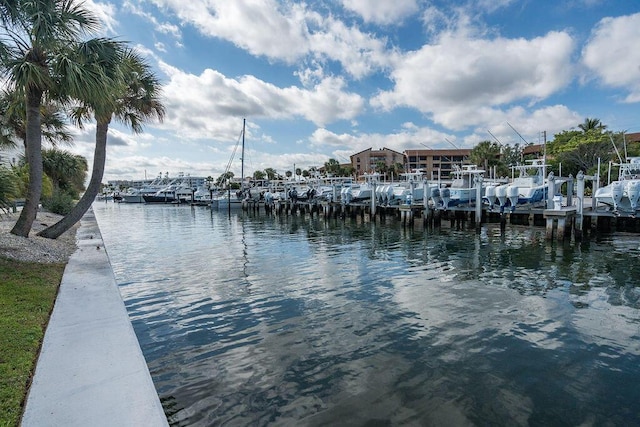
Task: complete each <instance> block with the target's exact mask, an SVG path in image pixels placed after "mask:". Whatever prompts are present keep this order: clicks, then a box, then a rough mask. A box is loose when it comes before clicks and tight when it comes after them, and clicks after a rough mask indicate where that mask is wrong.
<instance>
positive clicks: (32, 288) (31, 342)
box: [0, 258, 64, 427]
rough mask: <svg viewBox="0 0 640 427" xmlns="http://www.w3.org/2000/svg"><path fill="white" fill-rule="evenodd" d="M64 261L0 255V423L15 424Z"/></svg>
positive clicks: (17, 420)
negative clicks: (20, 259)
mask: <svg viewBox="0 0 640 427" xmlns="http://www.w3.org/2000/svg"><path fill="white" fill-rule="evenodd" d="M63 272H64V264H38V263H22V262H17V261H13V260H8V259H5V258H0V426H2V427H4V426H17V425H18V424H19V422H20V416H21V414H22V406H23V404H24V400H25V397H26V393H27V389H28V387H29V383H30V381H31V376H32V374H33V372H34V369H35V363H36V360H37V358H38V352H39V350H40V345H41V344H42V338H43V337H44V331H45V328H46V326H47V322H48V321H49V316H50V315H51V310H52V309H53V303H54V301H55V299H56V295H57V292H58V287H59V285H60V280H61V279H62V273H63Z"/></svg>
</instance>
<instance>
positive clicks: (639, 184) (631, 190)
mask: <svg viewBox="0 0 640 427" xmlns="http://www.w3.org/2000/svg"><path fill="white" fill-rule="evenodd" d="M626 187H627V188H626V190H627V197H628V198H629V203H630V204H631V213H632V214H634V215H635V213H636V210H637V209H638V199H640V181H629V182H627V185H626Z"/></svg>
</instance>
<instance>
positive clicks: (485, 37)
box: [68, 0, 640, 182]
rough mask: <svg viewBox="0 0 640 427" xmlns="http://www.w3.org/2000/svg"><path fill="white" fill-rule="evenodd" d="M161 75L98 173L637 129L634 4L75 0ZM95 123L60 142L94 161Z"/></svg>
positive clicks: (203, 168) (571, 0)
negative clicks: (142, 113)
mask: <svg viewBox="0 0 640 427" xmlns="http://www.w3.org/2000/svg"><path fill="white" fill-rule="evenodd" d="M85 4H86V5H87V7H88V8H89V9H90V10H92V11H93V12H94V13H96V15H98V16H99V17H100V19H101V20H102V22H103V32H102V33H101V34H100V35H101V36H108V37H115V38H117V39H118V40H121V41H124V42H127V43H129V45H131V46H132V47H135V48H136V49H137V51H138V52H139V53H140V54H142V55H143V56H144V57H145V58H146V60H147V61H148V63H149V64H150V65H151V67H152V68H153V70H154V72H155V73H156V75H157V77H158V78H159V80H160V81H161V82H162V85H163V87H162V100H163V103H164V105H165V107H166V116H165V119H164V121H163V122H162V123H159V122H148V123H147V124H146V125H145V127H144V131H143V133H141V134H133V133H132V132H131V131H130V130H129V129H128V128H127V127H126V126H123V125H121V124H118V123H113V124H112V125H111V127H110V130H109V137H108V149H107V156H108V157H107V164H106V169H105V175H104V180H103V181H104V182H106V181H107V180H116V179H142V178H145V177H146V178H153V177H155V176H157V175H158V174H159V173H163V174H164V173H166V172H168V173H169V175H170V176H176V175H177V174H178V173H180V172H182V173H185V174H190V175H192V176H205V177H206V176H212V177H214V178H217V177H218V176H219V175H220V174H222V173H223V172H224V171H225V169H226V167H227V164H229V163H230V159H231V157H232V154H233V152H234V149H236V148H237V150H238V152H237V153H236V154H235V157H234V161H233V162H231V170H232V171H233V172H234V173H235V174H236V176H239V175H240V173H241V171H240V160H239V159H240V153H239V151H240V148H238V143H239V141H240V139H241V138H240V134H241V131H242V124H243V119H246V132H245V155H244V160H245V162H244V163H245V175H251V174H253V172H254V171H256V170H264V169H265V168H269V167H270V168H274V169H275V170H276V171H278V172H279V173H281V174H284V173H285V172H286V171H288V170H291V171H292V170H294V167H295V168H301V169H308V168H309V167H311V166H322V165H323V164H324V163H325V162H326V161H327V160H329V159H331V158H333V159H336V160H338V161H339V162H340V163H347V162H349V156H350V155H352V154H355V153H357V152H360V151H362V150H366V149H368V148H372V149H374V150H376V149H380V148H383V147H386V148H390V149H393V150H396V151H399V152H402V151H404V150H407V149H421V148H425V149H426V148H430V149H443V148H446V149H448V148H453V147H454V146H455V147H459V148H472V147H473V146H474V145H475V144H477V143H478V142H480V141H484V140H489V141H496V140H497V141H498V142H499V143H500V144H503V145H513V144H516V143H520V144H523V143H524V141H526V142H532V143H541V142H543V140H544V137H545V134H546V138H547V140H551V139H553V136H554V135H555V134H556V133H558V132H561V131H563V130H570V129H572V128H576V127H577V125H578V124H580V123H582V122H584V120H585V118H598V119H600V120H601V121H602V123H603V124H605V125H607V126H608V129H610V130H613V131H626V132H640V114H639V113H640V48H639V47H640V1H638V0H610V1H606V0H564V1H556V0H469V1H431V0H393V1H388V0H323V1H320V0H308V1H306V2H301V1H287V0H189V1H185V0H138V1H133V0H124V1H116V2H109V1H99V0H86V2H85ZM94 131H95V126H94V125H92V124H88V125H87V126H86V127H85V128H84V130H82V131H81V130H78V129H75V130H74V134H75V144H74V145H73V146H72V147H69V148H68V149H69V150H70V151H73V152H74V153H76V154H81V155H83V156H85V157H87V159H88V160H89V161H90V162H91V161H92V159H93V145H94V133H93V132H94Z"/></svg>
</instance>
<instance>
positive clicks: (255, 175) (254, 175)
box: [253, 171, 267, 180]
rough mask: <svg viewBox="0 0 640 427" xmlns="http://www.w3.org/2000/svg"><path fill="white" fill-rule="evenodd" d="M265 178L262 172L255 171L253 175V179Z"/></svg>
mask: <svg viewBox="0 0 640 427" xmlns="http://www.w3.org/2000/svg"><path fill="white" fill-rule="evenodd" d="M266 176H267V174H266V173H264V172H263V171H255V172H254V173H253V179H256V180H257V179H264V178H265V177H266Z"/></svg>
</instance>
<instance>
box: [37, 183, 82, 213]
mask: <svg viewBox="0 0 640 427" xmlns="http://www.w3.org/2000/svg"><path fill="white" fill-rule="evenodd" d="M42 206H43V207H44V208H45V209H46V210H48V211H49V212H52V213H55V214H58V215H66V214H68V213H69V212H71V209H72V208H73V207H74V206H75V201H74V200H73V197H72V196H70V195H69V194H68V193H66V192H64V191H60V190H57V189H56V190H53V194H52V195H51V197H47V198H44V199H42Z"/></svg>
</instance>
